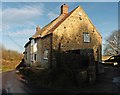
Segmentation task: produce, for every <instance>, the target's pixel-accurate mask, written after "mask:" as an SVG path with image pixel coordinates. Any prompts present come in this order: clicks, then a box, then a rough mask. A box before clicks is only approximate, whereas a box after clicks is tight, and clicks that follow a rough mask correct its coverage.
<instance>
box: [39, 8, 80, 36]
mask: <svg viewBox="0 0 120 95" xmlns="http://www.w3.org/2000/svg"><path fill="white" fill-rule="evenodd" d="M78 7H79V6H78ZM78 7H76V8H75V9H74V10H72V11H71V12H69V13H68V14H67V15H65V16H64V17H63V18H62V19H61V20H60V21H58V22H57V23H56V24H55V25H54V26H53V27H52V28H51V29H50V30H49V31H48V32H47V34H46V35H43V36H41V38H43V37H45V36H47V35H49V34H50V33H52V32H53V31H54V30H55V29H56V28H57V27H58V26H59V25H60V24H61V23H62V22H63V21H65V19H66V18H68V17H69V16H70V15H71V14H72V13H73V12H74V11H75V10H76V9H77V8H78Z"/></svg>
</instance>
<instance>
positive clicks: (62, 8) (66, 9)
mask: <svg viewBox="0 0 120 95" xmlns="http://www.w3.org/2000/svg"><path fill="white" fill-rule="evenodd" d="M61 14H68V6H67V5H66V4H64V5H62V6H61Z"/></svg>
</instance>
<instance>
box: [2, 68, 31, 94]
mask: <svg viewBox="0 0 120 95" xmlns="http://www.w3.org/2000/svg"><path fill="white" fill-rule="evenodd" d="M2 89H5V90H6V91H7V92H8V93H12V94H13V93H26V94H27V93H32V92H31V90H30V89H29V88H28V87H27V86H25V84H24V83H23V82H22V81H20V80H19V77H17V75H16V72H15V70H13V71H8V72H4V73H2Z"/></svg>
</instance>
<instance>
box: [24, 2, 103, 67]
mask: <svg viewBox="0 0 120 95" xmlns="http://www.w3.org/2000/svg"><path fill="white" fill-rule="evenodd" d="M68 9H69V7H68V6H67V5H66V4H64V5H62V6H61V13H60V15H59V16H58V17H57V18H55V19H54V20H53V21H52V22H50V23H49V24H48V25H46V26H45V27H43V28H42V29H40V27H39V26H37V27H36V33H35V34H34V35H33V36H32V37H31V38H29V42H27V43H26V44H25V52H24V60H25V63H26V64H27V65H28V66H41V67H42V68H49V67H52V66H56V59H55V58H56V57H55V53H54V51H63V52H72V53H76V54H78V55H79V54H80V53H81V54H84V53H88V54H89V51H92V54H93V56H94V60H93V61H94V62H95V63H96V64H98V63H99V61H101V51H102V48H101V44H102V37H101V35H100V33H99V32H98V30H97V29H96V27H95V26H94V25H93V24H92V22H91V20H90V19H89V17H88V16H87V14H86V13H85V12H84V10H83V9H82V7H80V6H78V7H77V8H75V9H74V10H72V11H71V12H68ZM87 50H88V52H87ZM83 64H84V63H83ZM96 66H97V65H96Z"/></svg>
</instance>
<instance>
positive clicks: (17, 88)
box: [0, 67, 120, 95]
mask: <svg viewBox="0 0 120 95" xmlns="http://www.w3.org/2000/svg"><path fill="white" fill-rule="evenodd" d="M119 71H120V68H114V67H105V73H104V74H101V75H99V77H98V80H97V81H96V83H95V84H94V85H90V86H87V87H84V88H83V89H81V90H80V89H79V90H76V91H75V92H77V93H80V92H82V93H100V92H101V93H119V94H120V85H119V86H118V83H120V80H119V82H117V85H116V83H113V79H114V78H116V77H120V73H119ZM1 76H2V82H1V81H0V84H2V88H3V89H6V90H7V91H8V92H9V93H13V95H15V93H25V95H29V94H31V93H33V95H34V93H64V91H63V92H62V91H60V90H54V89H50V88H45V87H39V88H34V86H33V85H31V86H30V85H28V84H25V83H24V82H23V81H21V79H20V78H19V77H18V76H17V74H16V72H15V70H13V71H9V72H4V73H2V74H0V78H1ZM0 89H1V87H0ZM69 92H70V91H69ZM73 92H74V91H73Z"/></svg>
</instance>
